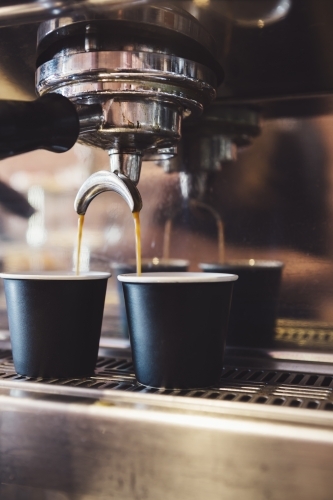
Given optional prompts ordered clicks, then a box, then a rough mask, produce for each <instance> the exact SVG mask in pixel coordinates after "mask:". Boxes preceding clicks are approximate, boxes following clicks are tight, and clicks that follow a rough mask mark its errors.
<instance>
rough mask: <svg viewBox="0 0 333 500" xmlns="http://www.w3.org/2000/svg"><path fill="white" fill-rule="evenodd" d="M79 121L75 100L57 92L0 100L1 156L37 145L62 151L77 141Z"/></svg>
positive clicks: (21, 151)
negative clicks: (72, 100)
mask: <svg viewBox="0 0 333 500" xmlns="http://www.w3.org/2000/svg"><path fill="white" fill-rule="evenodd" d="M79 132H80V121H79V116H78V113H77V111H76V108H75V106H74V104H73V103H72V102H71V101H70V100H69V99H67V98H66V97H64V96H62V95H60V94H46V95H44V96H42V97H39V98H38V99H36V100H35V101H28V102H26V101H5V100H0V159H1V160H2V159H4V158H8V157H9V156H15V155H19V154H22V153H28V152H29V151H34V150H36V149H46V150H48V151H52V152H54V153H64V152H65V151H68V150H69V149H71V148H72V147H73V146H74V144H75V143H76V141H77V139H78V136H79Z"/></svg>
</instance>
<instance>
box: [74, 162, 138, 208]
mask: <svg viewBox="0 0 333 500" xmlns="http://www.w3.org/2000/svg"><path fill="white" fill-rule="evenodd" d="M105 191H114V192H115V193H118V194H119V195H120V196H121V197H122V198H123V199H124V200H125V201H126V203H127V205H128V206H129V208H130V210H131V212H140V210H141V208H142V200H141V196H140V193H139V191H138V190H137V188H136V187H135V186H134V184H133V183H132V182H131V181H130V180H129V179H128V177H126V175H123V174H121V173H118V172H115V173H112V172H108V171H104V170H102V171H100V172H96V173H95V174H93V175H91V176H90V177H89V179H87V180H86V181H85V182H84V183H83V184H82V186H81V188H80V190H79V192H78V194H77V196H76V198H75V202H74V208H75V210H76V212H77V213H78V214H79V215H84V214H85V213H86V211H87V208H88V206H89V205H90V203H91V201H92V200H93V199H94V198H95V197H96V196H98V195H99V194H101V193H104V192H105Z"/></svg>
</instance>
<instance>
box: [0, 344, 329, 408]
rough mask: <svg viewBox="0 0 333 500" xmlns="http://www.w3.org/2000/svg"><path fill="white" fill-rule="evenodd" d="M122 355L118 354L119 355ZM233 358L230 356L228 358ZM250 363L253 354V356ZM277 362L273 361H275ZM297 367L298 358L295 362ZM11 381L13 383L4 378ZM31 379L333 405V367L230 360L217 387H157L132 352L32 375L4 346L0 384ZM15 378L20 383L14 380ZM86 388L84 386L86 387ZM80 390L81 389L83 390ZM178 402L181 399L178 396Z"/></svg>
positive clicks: (44, 387)
mask: <svg viewBox="0 0 333 500" xmlns="http://www.w3.org/2000/svg"><path fill="white" fill-rule="evenodd" d="M119 355H120V356H121V351H120V354H119ZM119 355H118V356H119ZM227 362H228V360H227ZM248 363H249V364H250V363H251V358H249V359H248ZM271 364H272V366H273V363H271ZM295 367H297V363H296V364H295ZM5 381H8V383H9V385H8V384H7V383H6V382H5ZM22 382H29V384H28V387H29V385H30V384H33V386H36V384H37V386H38V387H39V390H40V391H42V392H43V391H45V392H46V393H47V392H48V391H49V387H50V386H54V387H56V388H57V389H59V391H61V388H62V387H79V388H82V389H84V388H88V389H94V390H99V391H103V390H105V389H107V390H108V391H109V390H112V391H126V392H135V393H140V394H157V395H173V396H178V397H180V396H181V397H185V398H194V399H197V398H199V399H200V400H215V401H234V402H240V403H255V404H258V405H273V406H284V407H297V408H310V409H312V410H324V411H330V412H331V411H333V373H332V371H331V373H329V370H328V373H327V374H325V373H313V372H312V371H310V372H308V373H306V372H303V371H302V372H297V371H286V370H283V369H282V363H281V366H276V365H275V366H274V367H273V368H271V369H269V368H261V369H260V368H259V369H258V368H251V366H249V365H244V363H242V365H241V366H237V365H236V366H235V365H230V364H226V366H225V367H224V368H223V372H222V376H221V380H220V383H219V384H218V385H217V386H216V387H213V388H209V389H200V390H186V389H182V390H180V389H156V388H149V387H144V386H142V385H140V384H138V383H137V382H136V379H135V375H134V371H133V364H132V360H131V358H130V355H128V357H100V358H99V359H98V362H97V366H96V371H95V375H94V376H92V377H87V378H84V379H77V378H71V379H50V380H48V379H47V380H46V379H45V380H43V379H41V378H37V379H31V378H28V377H24V376H21V375H17V374H16V373H15V369H14V365H13V361H12V357H11V353H10V352H9V351H7V352H6V351H1V350H0V388H1V387H5V386H9V387H11V383H13V387H15V385H16V386H19V385H20V383H22ZM14 384H15V385H14ZM82 392H83V393H84V391H82ZM78 395H79V393H78ZM175 403H176V400H175Z"/></svg>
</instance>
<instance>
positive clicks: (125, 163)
mask: <svg viewBox="0 0 333 500" xmlns="http://www.w3.org/2000/svg"><path fill="white" fill-rule="evenodd" d="M109 156H110V167H111V172H113V173H115V174H118V173H119V174H123V175H125V176H126V177H128V179H130V180H131V181H132V182H133V184H134V185H135V186H136V185H137V183H138V182H139V179H140V172H141V165H142V154H141V153H140V152H135V153H127V154H126V153H121V154H120V153H119V152H118V150H117V149H116V150H114V149H110V150H109Z"/></svg>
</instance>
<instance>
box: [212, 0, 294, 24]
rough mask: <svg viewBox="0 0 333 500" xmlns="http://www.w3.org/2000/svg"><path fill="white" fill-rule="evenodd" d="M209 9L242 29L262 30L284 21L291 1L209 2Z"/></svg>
mask: <svg viewBox="0 0 333 500" xmlns="http://www.w3.org/2000/svg"><path fill="white" fill-rule="evenodd" d="M208 5H209V7H211V9H212V10H213V11H215V12H218V13H219V14H220V15H222V16H224V17H227V18H229V19H230V20H231V21H233V22H234V23H235V24H237V25H238V26H242V27H243V28H264V27H265V26H269V25H271V24H274V23H276V22H279V21H281V20H282V19H284V18H285V17H286V16H287V15H288V12H289V10H290V8H291V5H292V0H265V1H262V0H251V1H250V2H249V1H247V0H211V2H210V3H209V4H208Z"/></svg>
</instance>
